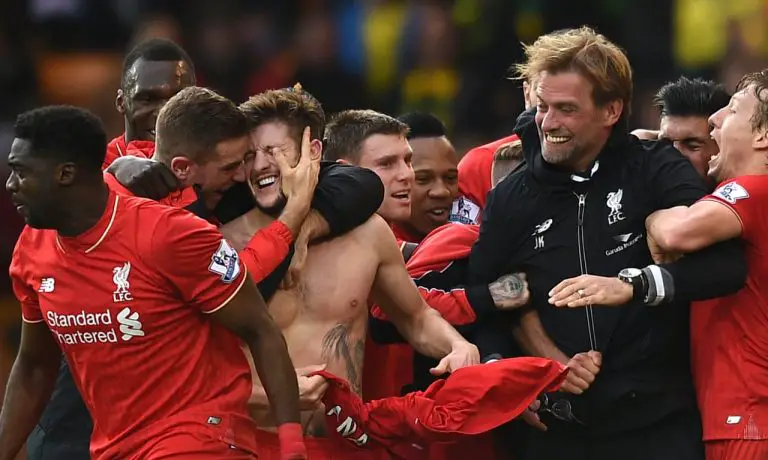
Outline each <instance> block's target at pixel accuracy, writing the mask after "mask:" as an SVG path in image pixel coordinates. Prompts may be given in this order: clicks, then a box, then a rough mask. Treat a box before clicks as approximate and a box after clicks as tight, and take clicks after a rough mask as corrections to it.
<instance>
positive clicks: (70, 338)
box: [46, 307, 144, 345]
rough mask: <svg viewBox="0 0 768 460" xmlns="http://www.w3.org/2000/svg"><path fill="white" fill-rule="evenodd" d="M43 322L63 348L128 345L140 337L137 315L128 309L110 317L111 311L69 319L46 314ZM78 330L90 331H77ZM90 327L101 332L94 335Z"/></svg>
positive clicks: (139, 323) (64, 316)
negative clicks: (114, 344)
mask: <svg viewBox="0 0 768 460" xmlns="http://www.w3.org/2000/svg"><path fill="white" fill-rule="evenodd" d="M46 319H47V320H48V325H49V326H50V328H51V330H52V331H53V333H54V335H56V337H57V338H58V339H59V342H61V343H63V344H65V345H78V344H88V343H117V341H118V340H122V341H124V342H129V341H131V340H132V339H133V338H134V337H143V336H144V330H143V329H142V324H141V321H139V314H138V313H137V312H135V311H131V309H130V308H129V307H125V308H123V309H122V310H120V311H119V312H117V315H114V317H113V312H112V310H110V309H107V310H106V311H104V312H103V313H88V312H85V311H81V312H80V313H77V314H69V315H62V314H59V313H56V312H53V311H49V312H48V315H47V318H46ZM81 327H88V329H91V330H90V331H82V330H80V329H78V328H81ZM94 327H96V328H99V329H101V330H99V331H94V330H92V329H94ZM73 329H74V330H73Z"/></svg>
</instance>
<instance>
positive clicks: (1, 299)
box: [0, 0, 768, 388]
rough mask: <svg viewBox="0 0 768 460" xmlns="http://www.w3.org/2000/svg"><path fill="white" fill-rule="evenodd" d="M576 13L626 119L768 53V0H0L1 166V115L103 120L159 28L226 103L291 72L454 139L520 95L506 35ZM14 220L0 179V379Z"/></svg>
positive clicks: (515, 41)
mask: <svg viewBox="0 0 768 460" xmlns="http://www.w3.org/2000/svg"><path fill="white" fill-rule="evenodd" d="M584 24H587V25H591V26H593V27H595V28H597V29H598V30H599V31H600V32H602V33H604V34H605V35H606V36H608V38H610V39H611V40H613V41H614V42H616V43H618V44H620V45H621V46H622V47H624V49H625V50H626V51H627V53H628V55H629V58H630V61H631V63H632V65H633V68H634V72H635V98H634V104H633V122H632V126H633V127H634V128H655V127H656V126H657V125H658V114H657V113H656V111H655V109H654V107H653V105H652V97H653V94H654V92H655V91H656V89H658V87H659V86H661V85H662V84H663V83H665V82H666V81H668V80H671V79H675V78H677V77H678V76H679V75H681V74H686V75H689V76H702V77H706V78H711V79H716V80H719V81H720V82H722V83H724V84H725V85H726V87H727V88H728V89H729V90H731V91H732V90H733V88H734V87H735V85H736V83H737V81H738V79H739V78H740V77H741V76H742V75H743V74H744V73H746V72H748V71H754V70H759V69H762V68H765V67H768V66H766V62H767V61H768V0H728V1H722V0H643V1H637V0H579V1H574V0H453V1H450V0H442V1H440V0H175V1H174V0H3V1H2V2H0V173H2V177H3V179H5V177H7V174H8V172H7V168H6V166H5V157H6V156H7V152H8V149H9V146H10V143H11V140H12V126H13V121H14V118H15V117H16V115H17V114H18V113H19V112H21V111H24V110H26V109H30V108H33V107H35V106H39V105H44V104H53V103H67V104H75V105H81V106H85V107H88V108H90V109H91V110H93V111H94V112H96V113H97V114H98V115H100V116H101V117H102V119H103V120H104V123H105V125H106V126H107V129H108V131H109V133H110V134H111V135H118V134H120V132H121V131H122V130H123V126H122V118H121V117H120V116H119V115H118V113H117V112H116V110H115V107H114V99H115V92H116V90H117V87H118V84H119V79H120V71H121V65H122V58H123V56H124V54H125V53H126V52H127V50H128V49H130V48H131V46H132V45H133V44H135V43H137V42H139V41H142V40H145V39H148V38H152V37H168V38H172V39H173V40H175V41H177V42H178V43H179V44H181V45H182V46H183V47H184V48H185V49H186V50H187V51H188V52H189V54H190V55H191V56H192V58H193V60H194V62H195V65H196V70H197V73H198V82H199V84H201V85H203V86H209V87H211V88H213V89H215V90H217V91H219V92H220V93H222V94H224V95H225V96H227V97H229V98H231V99H232V100H234V101H235V102H237V103H239V102H241V101H243V100H244V99H246V98H247V97H248V96H249V95H251V94H254V93H257V92H260V91H263V90H266V89H269V88H279V87H286V86H289V85H292V84H293V83H295V82H297V81H298V82H301V83H302V85H303V86H304V88H305V89H307V90H308V91H309V92H311V93H312V94H314V95H315V96H316V97H317V98H318V99H319V100H320V101H322V102H323V104H324V106H325V108H326V111H327V112H329V113H330V112H335V111H338V110H341V109H346V108H373V109H376V110H379V111H383V112H386V113H389V114H393V115H397V114H400V113H402V112H405V111H411V110H425V111H430V112H433V113H435V114H436V115H438V116H439V117H440V118H441V119H442V120H443V121H444V122H445V124H446V126H447V127H448V130H449V133H450V136H451V138H452V140H453V141H454V143H455V144H456V146H457V151H459V152H460V153H463V152H465V151H466V150H467V149H468V148H470V147H472V146H474V145H478V144H481V143H485V142H487V141H490V140H493V139H495V138H498V137H501V136H503V135H508V134H509V133H510V132H511V130H512V127H513V126H514V121H515V118H516V116H517V115H518V114H519V112H520V111H521V109H522V107H523V100H522V93H521V91H520V84H519V82H517V81H513V80H510V79H508V77H509V72H508V69H509V67H510V65H511V64H512V63H514V62H517V61H519V60H520V59H521V56H522V48H521V46H520V42H526V43H527V42H532V41H533V40H535V39H536V37H537V36H538V35H540V34H542V33H546V32H550V31H553V30H556V29H561V28H566V27H576V26H580V25H584ZM21 227H22V222H21V221H20V219H19V217H18V216H17V215H16V212H15V209H14V208H13V206H11V204H10V201H9V198H8V196H7V194H6V193H5V190H4V188H3V189H2V191H0V267H2V270H0V388H2V384H3V383H4V377H5V375H6V373H7V369H8V368H9V365H10V363H11V362H12V359H13V353H14V346H15V343H16V341H17V340H18V321H19V309H18V306H17V304H16V301H15V300H14V299H13V295H12V293H11V290H10V285H9V281H8V276H7V266H8V262H9V260H10V255H11V251H12V249H13V245H14V243H15V241H16V237H17V235H18V232H19V231H20V230H21Z"/></svg>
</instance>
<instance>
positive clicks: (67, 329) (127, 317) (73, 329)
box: [46, 262, 144, 345]
mask: <svg viewBox="0 0 768 460" xmlns="http://www.w3.org/2000/svg"><path fill="white" fill-rule="evenodd" d="M130 273H131V263H130V262H126V263H125V264H123V265H122V266H120V267H115V269H114V270H113V275H114V276H113V278H112V280H113V281H114V283H115V286H116V289H115V292H114V293H113V294H112V301H113V302H114V303H122V302H128V301H132V300H133V296H132V295H131V292H130V287H131V285H130V283H129V282H128V276H129V275H130ZM115 310H117V308H114V309H109V308H107V309H105V310H104V311H103V312H96V313H91V312H86V311H85V310H82V311H80V312H79V313H74V314H60V313H56V312H53V311H49V312H48V314H47V315H46V320H47V321H48V326H50V328H51V330H52V331H53V333H54V335H56V337H57V338H58V339H59V342H61V343H62V344H65V345H78V344H90V343H117V342H118V341H123V342H130V341H131V340H132V339H133V338H134V337H144V329H143V326H142V324H141V321H140V319H139V313H138V312H136V311H133V310H131V307H124V308H122V309H120V310H119V311H118V312H117V314H116V315H114V317H113V314H114V313H113V312H114V311H115ZM80 328H87V329H89V330H87V331H83V330H81V329H80ZM97 329H98V330H97Z"/></svg>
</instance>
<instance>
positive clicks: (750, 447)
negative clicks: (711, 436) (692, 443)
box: [704, 439, 768, 460]
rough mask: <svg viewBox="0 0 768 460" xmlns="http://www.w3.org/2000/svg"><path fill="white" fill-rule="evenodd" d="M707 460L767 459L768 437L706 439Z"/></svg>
mask: <svg viewBox="0 0 768 460" xmlns="http://www.w3.org/2000/svg"><path fill="white" fill-rule="evenodd" d="M704 449H705V452H706V455H707V460H765V459H768V439H759V440H747V439H723V440H722V441H706V442H705V443H704Z"/></svg>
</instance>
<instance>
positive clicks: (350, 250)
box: [269, 238, 378, 329]
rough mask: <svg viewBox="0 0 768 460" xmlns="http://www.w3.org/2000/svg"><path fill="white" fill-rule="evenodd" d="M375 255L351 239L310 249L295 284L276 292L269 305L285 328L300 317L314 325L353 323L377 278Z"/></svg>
mask: <svg viewBox="0 0 768 460" xmlns="http://www.w3.org/2000/svg"><path fill="white" fill-rule="evenodd" d="M377 268H378V263H377V261H376V260H375V257H374V254H373V252H372V251H371V250H370V249H367V248H365V247H363V246H361V245H359V244H357V243H356V242H355V241H354V240H350V239H346V238H338V239H336V240H332V241H329V242H325V243H321V244H318V245H314V246H311V247H310V248H309V252H308V255H307V261H306V264H305V265H304V267H303V269H302V270H301V273H300V275H299V279H298V282H297V283H296V284H295V285H294V286H293V287H291V288H289V289H287V290H283V289H281V290H278V292H277V293H276V294H275V296H274V297H273V298H272V300H271V301H270V303H269V308H270V312H271V313H272V315H273V317H274V318H275V321H277V323H278V325H279V326H280V327H281V328H282V329H285V328H287V327H289V325H290V324H292V323H293V322H294V321H296V320H297V319H299V318H302V319H304V320H308V321H312V322H317V323H325V322H331V323H337V322H340V321H341V322H346V321H353V320H355V319H357V318H359V317H360V316H361V315H366V314H367V311H368V299H369V296H370V292H371V287H372V286H373V282H374V280H375V278H376V270H377Z"/></svg>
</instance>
